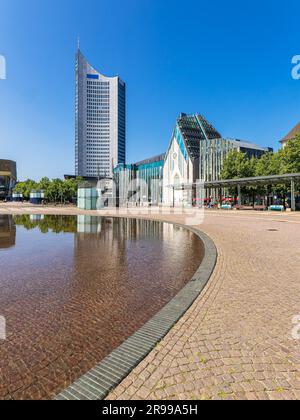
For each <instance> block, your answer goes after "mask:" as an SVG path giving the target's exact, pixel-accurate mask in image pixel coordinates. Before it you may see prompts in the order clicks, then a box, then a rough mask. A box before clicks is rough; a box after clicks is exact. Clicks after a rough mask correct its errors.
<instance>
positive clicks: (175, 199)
mask: <svg viewBox="0 0 300 420" xmlns="http://www.w3.org/2000/svg"><path fill="white" fill-rule="evenodd" d="M234 149H236V150H238V151H240V152H242V153H246V154H247V155H248V156H249V157H250V158H251V157H256V158H260V157H261V156H262V155H263V154H264V153H267V152H271V151H272V150H273V149H271V148H263V147H260V146H257V145H256V144H254V143H250V142H247V141H242V140H237V139H227V138H224V137H222V135H221V134H220V133H219V131H218V130H216V129H215V128H214V127H213V126H212V125H211V124H210V123H209V122H208V121H207V120H206V119H205V118H204V117H203V116H202V115H199V114H194V115H187V114H181V115H180V117H179V118H178V119H177V121H176V126H175V129H174V132H173V136H172V139H171V142H170V145H169V148H168V151H167V154H166V158H165V164H164V175H163V185H164V188H163V202H164V204H166V205H174V206H176V205H181V206H190V205H192V204H195V203H198V202H199V200H201V197H197V194H198V193H197V188H195V183H196V181H200V182H207V181H216V180H219V179H220V176H221V171H222V167H223V162H224V159H225V157H226V155H227V154H228V152H230V151H231V150H234ZM208 193H209V195H214V192H213V191H209V192H208Z"/></svg>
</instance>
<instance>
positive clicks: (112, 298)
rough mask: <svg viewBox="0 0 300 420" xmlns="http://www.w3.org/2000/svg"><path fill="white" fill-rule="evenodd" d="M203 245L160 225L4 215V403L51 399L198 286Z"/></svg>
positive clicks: (0, 249) (0, 289)
mask: <svg viewBox="0 0 300 420" xmlns="http://www.w3.org/2000/svg"><path fill="white" fill-rule="evenodd" d="M203 254H204V248H203V244H202V242H201V240H200V239H199V238H198V237H197V236H196V235H195V234H193V233H192V232H189V231H187V230H185V229H183V228H181V227H176V226H173V225H171V224H167V223H160V222H155V221H144V220H135V219H117V218H98V217H91V216H78V217H74V216H49V215H48V216H40V215H34V216H9V215H0V317H4V318H5V320H6V340H1V339H0V399H3V398H13V399H25V398H26V399H48V398H51V397H53V396H54V395H56V394H57V393H59V392H60V391H62V390H63V389H64V388H65V387H67V386H68V385H70V384H71V383H72V382H73V381H75V380H76V379H78V378H79V377H80V376H81V375H83V374H84V373H86V372H87V371H88V370H89V369H91V368H92V367H93V366H94V365H96V364H97V363H99V362H100V361H101V360H102V359H103V358H104V357H105V356H106V355H108V354H109V353H110V352H111V351H112V350H113V349H114V348H116V347H117V346H119V345H120V344H121V343H122V342H123V341H124V340H125V339H126V338H128V337H129V336H130V335H131V334H133V333H134V332H135V331H136V330H137V329H138V328H140V327H141V326H142V325H143V324H144V323H145V322H147V321H148V320H149V319H150V318H151V317H152V316H153V315H155V314H156V313H157V312H158V311H159V310H160V309H161V308H162V307H163V306H164V305H165V304H166V303H168V302H169V301H170V300H171V299H172V298H173V297H174V296H175V295H176V294H177V292H178V291H179V290H180V289H181V288H182V287H183V286H184V285H185V284H186V283H187V282H188V281H189V280H190V279H191V278H192V276H193V275H194V273H195V271H196V270H197V268H198V267H199V265H200V263H201V261H202V259H203Z"/></svg>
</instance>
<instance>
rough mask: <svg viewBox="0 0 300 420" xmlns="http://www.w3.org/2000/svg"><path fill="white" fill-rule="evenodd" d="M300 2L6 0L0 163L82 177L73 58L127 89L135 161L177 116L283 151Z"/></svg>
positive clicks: (32, 172)
mask: <svg viewBox="0 0 300 420" xmlns="http://www.w3.org/2000/svg"><path fill="white" fill-rule="evenodd" d="M299 14H300V5H299V2H298V1H296V0H286V1H285V2H284V1H277V0H272V1H271V0H268V1H267V0H265V1H264V0H260V1H257V0H252V1H247V0H244V1H232V0H227V1H226V2H225V1H221V0H215V1H213V2H208V1H201V0H186V1H185V2H181V1H178V0H173V1H171V0H123V1H121V0H89V1H88V2H84V1H81V0H60V1H58V0H51V1H50V0H26V1H24V0H0V55H4V56H5V57H6V61H7V80H0V146H1V149H0V150H1V151H0V158H7V159H14V160H17V162H18V170H19V179H25V178H29V177H30V178H34V179H37V178H39V177H42V176H44V175H47V176H49V177H61V176H63V174H65V173H74V59H75V58H74V55H75V50H76V40H77V36H78V35H80V38H81V47H82V51H83V53H84V55H85V56H86V57H87V59H88V60H89V61H90V63H91V64H92V65H94V67H95V68H97V70H99V71H101V72H103V73H104V74H106V75H108V76H113V75H116V74H119V75H120V76H121V77H122V78H123V79H124V80H125V81H126V83H127V125H128V129H127V161H128V162H132V161H137V160H140V159H143V158H146V157H149V156H151V155H155V154H158V153H161V152H164V151H165V150H166V148H167V145H168V143H169V140H170V137H171V134H172V130H173V126H174V123H175V120H176V117H177V116H178V114H179V113H180V112H187V113H193V112H199V113H201V114H203V115H204V116H206V118H207V119H208V120H209V121H210V122H211V123H213V124H214V125H215V126H216V128H217V129H218V130H219V131H220V132H221V133H222V134H223V135H224V136H228V137H237V138H241V139H245V140H249V141H253V142H256V143H258V144H260V145H264V146H272V147H274V148H278V140H279V139H280V138H281V137H283V136H284V135H285V134H286V133H287V132H288V131H289V130H290V129H291V128H292V127H293V126H294V125H295V124H296V123H297V122H298V121H299V120H300V100H299V95H300V80H298V81H296V80H293V79H292V77H291V69H292V65H291V60H292V57H293V56H294V55H297V54H300V37H299Z"/></svg>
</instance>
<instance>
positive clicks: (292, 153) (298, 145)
mask: <svg viewBox="0 0 300 420" xmlns="http://www.w3.org/2000/svg"><path fill="white" fill-rule="evenodd" d="M278 153H280V159H281V173H282V174H296V173H300V134H298V135H296V137H295V139H294V140H291V141H289V142H288V143H287V145H286V146H285V148H284V149H282V150H280V151H279V152H278Z"/></svg>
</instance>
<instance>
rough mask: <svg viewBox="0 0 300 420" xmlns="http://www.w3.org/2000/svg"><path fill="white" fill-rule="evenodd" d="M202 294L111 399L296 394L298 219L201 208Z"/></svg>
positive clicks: (299, 373)
mask: <svg viewBox="0 0 300 420" xmlns="http://www.w3.org/2000/svg"><path fill="white" fill-rule="evenodd" d="M201 229H202V230H203V231H204V232H206V233H207V234H209V235H210V236H211V238H212V239H213V240H214V241H215V244H216V246H217V248H218V252H219V258H218V263H217V267H216V269H215V272H214V274H213V276H212V278H211V280H210V282H209V284H208V286H207V287H206V289H205V291H204V293H203V294H202V295H201V297H200V298H199V299H198V300H197V301H196V303H195V304H194V305H193V307H192V308H191V309H190V310H189V311H188V313H186V315H185V316H184V317H183V318H182V319H181V321H180V322H179V323H178V324H177V325H176V326H175V328H173V330H171V332H170V333H169V334H168V336H167V337H166V338H165V339H164V340H163V341H162V342H161V343H160V344H159V345H158V346H157V348H156V349H155V350H154V351H153V352H152V353H151V354H150V355H149V356H148V357H147V358H146V359H145V360H144V361H143V362H142V363H141V364H140V365H139V366H138V367H137V368H136V369H135V370H134V371H133V372H132V373H131V374H130V375H129V376H128V377H127V379H125V380H124V381H123V383H122V384H121V385H120V386H119V387H118V388H117V389H115V391H114V392H112V393H111V394H110V396H109V397H108V399H111V400H113V399H158V400H164V399H197V400H198V399H203V400H204V399H217V400H218V399H229V400H232V399H233V400H235V399H250V400H255V399H276V400H277V399H300V359H299V357H300V342H299V341H296V340H293V339H292V329H293V327H294V325H293V324H292V319H293V317H294V316H295V315H297V314H300V275H299V267H300V218H299V216H296V215H295V216H292V215H286V216H285V217H284V216H282V215H280V216H279V215H278V216H277V215H276V216H274V215H272V216H270V215H262V214H256V215H254V214H252V213H251V214H249V215H246V214H242V213H239V214H228V215H227V214H226V215H223V214H220V213H218V212H215V213H214V212H212V213H210V214H208V215H206V218H205V222H204V224H203V225H202V226H201Z"/></svg>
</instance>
